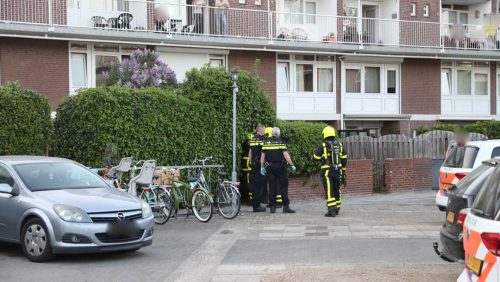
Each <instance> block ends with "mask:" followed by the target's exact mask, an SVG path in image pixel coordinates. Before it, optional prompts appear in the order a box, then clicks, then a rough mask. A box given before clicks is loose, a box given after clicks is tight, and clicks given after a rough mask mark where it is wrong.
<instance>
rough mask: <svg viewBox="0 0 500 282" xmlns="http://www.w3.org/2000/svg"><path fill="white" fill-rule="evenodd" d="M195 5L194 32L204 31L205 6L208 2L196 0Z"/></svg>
mask: <svg viewBox="0 0 500 282" xmlns="http://www.w3.org/2000/svg"><path fill="white" fill-rule="evenodd" d="M193 5H194V7H193V25H194V32H195V33H203V7H204V6H206V5H207V4H206V2H205V0H194V1H193Z"/></svg>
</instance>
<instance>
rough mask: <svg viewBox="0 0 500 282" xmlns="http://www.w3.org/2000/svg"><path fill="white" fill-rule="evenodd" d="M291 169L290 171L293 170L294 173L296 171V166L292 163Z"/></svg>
mask: <svg viewBox="0 0 500 282" xmlns="http://www.w3.org/2000/svg"><path fill="white" fill-rule="evenodd" d="M291 169H292V172H294V173H295V172H296V171H297V168H296V167H295V166H294V165H292V166H291Z"/></svg>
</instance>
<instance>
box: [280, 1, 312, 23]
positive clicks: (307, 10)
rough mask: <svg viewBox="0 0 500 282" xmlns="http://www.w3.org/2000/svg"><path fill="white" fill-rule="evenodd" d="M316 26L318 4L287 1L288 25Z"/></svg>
mask: <svg viewBox="0 0 500 282" xmlns="http://www.w3.org/2000/svg"><path fill="white" fill-rule="evenodd" d="M304 22H305V23H306V24H316V2H310V1H308V2H305V1H304V0H285V23H286V24H303V23H304Z"/></svg>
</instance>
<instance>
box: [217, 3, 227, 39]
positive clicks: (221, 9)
mask: <svg viewBox="0 0 500 282" xmlns="http://www.w3.org/2000/svg"><path fill="white" fill-rule="evenodd" d="M228 8H229V2H228V1H227V0H215V30H216V31H215V32H216V34H217V35H226V34H227V19H226V10H227V9H228Z"/></svg>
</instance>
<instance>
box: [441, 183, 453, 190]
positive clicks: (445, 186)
mask: <svg viewBox="0 0 500 282" xmlns="http://www.w3.org/2000/svg"><path fill="white" fill-rule="evenodd" d="M451 186H452V185H451V184H443V190H450V188H451Z"/></svg>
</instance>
